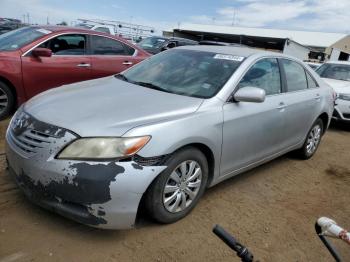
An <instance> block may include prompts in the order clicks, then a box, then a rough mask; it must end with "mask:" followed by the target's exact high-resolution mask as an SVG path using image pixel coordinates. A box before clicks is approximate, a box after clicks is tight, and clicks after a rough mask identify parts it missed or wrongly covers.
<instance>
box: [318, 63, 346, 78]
mask: <svg viewBox="0 0 350 262" xmlns="http://www.w3.org/2000/svg"><path fill="white" fill-rule="evenodd" d="M316 72H317V73H318V74H319V75H320V77H324V78H331V79H336V80H343V81H350V65H346V64H323V65H322V66H320V67H319V68H318V69H317V70H316Z"/></svg>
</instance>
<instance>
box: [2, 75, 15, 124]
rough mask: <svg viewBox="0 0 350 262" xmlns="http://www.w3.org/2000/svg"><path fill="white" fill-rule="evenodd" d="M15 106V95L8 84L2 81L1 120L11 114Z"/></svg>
mask: <svg viewBox="0 0 350 262" xmlns="http://www.w3.org/2000/svg"><path fill="white" fill-rule="evenodd" d="M14 106H15V97H14V95H13V93H12V90H11V89H10V87H9V86H8V85H6V84H5V83H3V82H1V81H0V120H3V119H5V118H6V117H8V116H9V115H10V113H11V112H12V110H13V108H14Z"/></svg>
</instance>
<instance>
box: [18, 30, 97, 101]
mask: <svg viewBox="0 0 350 262" xmlns="http://www.w3.org/2000/svg"><path fill="white" fill-rule="evenodd" d="M85 46H86V36H85V35H81V34H67V35H61V36H57V37H55V38H52V39H50V40H47V41H46V42H45V43H43V44H41V45H40V46H39V47H42V48H49V49H51V51H52V54H53V55H52V57H34V56H33V55H32V54H31V52H30V53H28V54H27V55H26V56H24V57H22V71H23V83H24V87H25V90H26V94H27V96H28V98H30V97H33V96H35V95H36V94H38V93H41V92H43V91H45V90H48V89H50V88H53V87H58V86H61V85H64V84H70V83H74V82H79V81H83V80H88V79H90V78H91V62H90V57H89V56H88V55H86V48H85Z"/></svg>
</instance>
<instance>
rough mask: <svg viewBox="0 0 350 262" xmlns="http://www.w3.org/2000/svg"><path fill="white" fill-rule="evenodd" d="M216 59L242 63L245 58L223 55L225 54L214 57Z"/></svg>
mask: <svg viewBox="0 0 350 262" xmlns="http://www.w3.org/2000/svg"><path fill="white" fill-rule="evenodd" d="M214 59H224V60H231V61H238V62H242V61H243V59H244V57H243V56H236V55H223V54H216V55H215V56H214Z"/></svg>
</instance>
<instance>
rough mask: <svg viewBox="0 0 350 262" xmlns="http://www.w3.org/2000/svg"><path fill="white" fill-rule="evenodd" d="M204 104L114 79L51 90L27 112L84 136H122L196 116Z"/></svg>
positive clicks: (103, 79) (29, 102)
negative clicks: (145, 127) (151, 125)
mask: <svg viewBox="0 0 350 262" xmlns="http://www.w3.org/2000/svg"><path fill="white" fill-rule="evenodd" d="M202 102H203V99H199V98H193V97H187V96H181V95H175V94H170V93H166V92H162V91H157V90H152V89H149V88H146V87H142V86H138V85H134V84H131V83H128V82H125V81H121V80H118V79H116V78H115V77H113V76H111V77H105V78H100V79H96V80H91V81H85V82H80V83H75V84H70V85H66V86H62V87H59V88H55V89H51V90H49V91H46V92H44V93H42V94H39V95H38V96H36V97H34V98H32V99H31V100H29V101H28V102H27V103H26V104H25V105H24V110H25V111H26V112H27V113H29V114H30V115H32V116H33V117H35V118H36V119H38V120H40V121H43V122H46V123H49V124H52V125H56V126H59V127H63V128H66V129H69V130H71V131H73V132H75V133H77V134H78V135H80V136H122V135H123V134H125V133H126V132H127V131H128V130H130V129H132V128H134V127H136V126H141V125H147V124H150V123H154V122H161V121H167V120H170V119H174V118H180V117H183V116H185V115H188V114H192V113H194V112H195V111H196V110H197V109H198V108H199V106H200V105H201V103H202Z"/></svg>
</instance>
